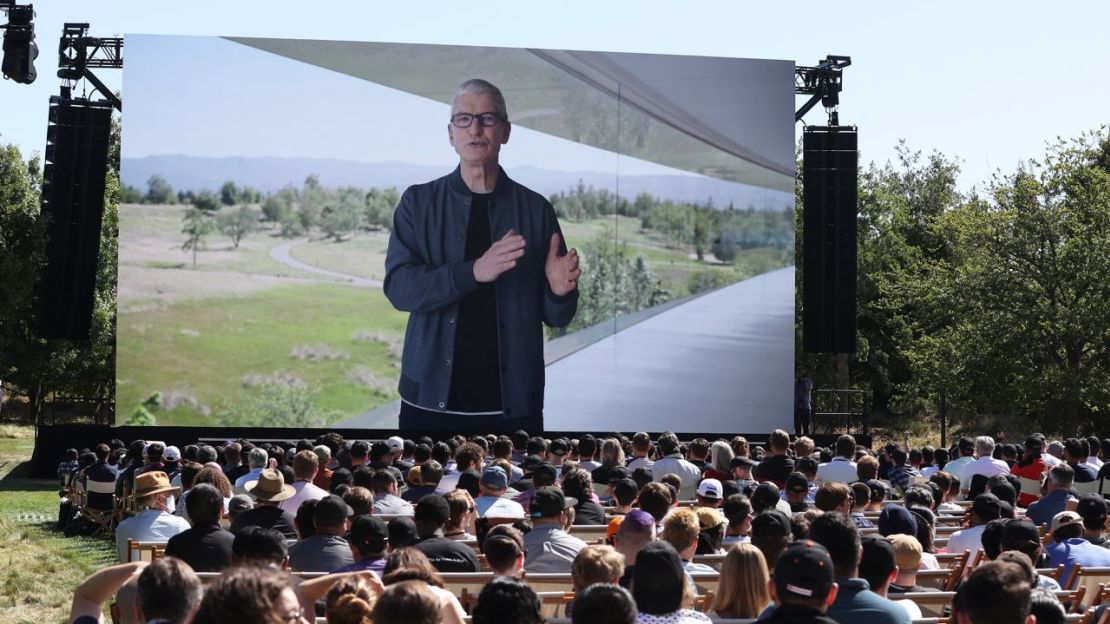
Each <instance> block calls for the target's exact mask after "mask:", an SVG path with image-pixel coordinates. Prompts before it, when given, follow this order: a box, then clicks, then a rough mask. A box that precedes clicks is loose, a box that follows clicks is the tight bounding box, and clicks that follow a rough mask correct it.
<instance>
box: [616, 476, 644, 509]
mask: <svg viewBox="0 0 1110 624" xmlns="http://www.w3.org/2000/svg"><path fill="white" fill-rule="evenodd" d="M612 488H613V500H614V501H615V502H616V504H617V505H619V506H622V507H627V506H629V505H631V504H632V503H633V502H635V501H636V496H637V494H639V492H638V490H637V488H636V482H635V481H633V480H632V479H621V480H620V481H617V482H616V483H612Z"/></svg>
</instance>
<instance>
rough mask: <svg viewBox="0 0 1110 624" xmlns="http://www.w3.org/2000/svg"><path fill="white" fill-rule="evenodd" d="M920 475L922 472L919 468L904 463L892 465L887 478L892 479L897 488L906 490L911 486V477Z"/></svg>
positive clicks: (891, 482) (891, 481)
mask: <svg viewBox="0 0 1110 624" xmlns="http://www.w3.org/2000/svg"><path fill="white" fill-rule="evenodd" d="M920 476H921V473H920V472H918V471H917V468H914V467H913V466H910V465H909V464H903V465H901V466H894V467H892V468H891V469H890V472H888V473H887V480H888V481H890V484H891V485H893V486H894V487H895V488H897V489H899V490H902V491H905V490H906V488H908V487H909V486H910V479H912V478H913V477H920Z"/></svg>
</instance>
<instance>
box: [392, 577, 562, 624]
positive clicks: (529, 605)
mask: <svg viewBox="0 0 1110 624" xmlns="http://www.w3.org/2000/svg"><path fill="white" fill-rule="evenodd" d="M393 621H395V622H403V621H406V620H405V619H400V620H393ZM471 621H472V622H473V623H474V624H543V621H544V619H543V615H542V614H541V613H540V599H539V597H538V596H536V592H535V591H533V590H532V588H531V587H529V586H528V583H525V582H524V581H522V580H520V579H518V578H513V577H511V576H499V577H497V578H495V579H493V580H492V581H490V582H488V583H486V584H485V586H484V587H482V591H481V593H479V594H478V604H477V606H475V607H474V612H473V617H472V618H471Z"/></svg>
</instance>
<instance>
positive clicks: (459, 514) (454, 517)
mask: <svg viewBox="0 0 1110 624" xmlns="http://www.w3.org/2000/svg"><path fill="white" fill-rule="evenodd" d="M494 470H496V471H497V472H501V469H500V468H494ZM443 500H445V501H447V509H448V510H450V512H451V517H450V518H448V520H447V529H449V530H455V529H460V528H463V527H464V526H466V525H468V524H469V522H470V518H471V516H472V515H473V514H474V513H475V508H474V499H473V498H472V497H471V496H470V492H467V491H466V490H451V491H450V492H447V493H446V494H444V495H443Z"/></svg>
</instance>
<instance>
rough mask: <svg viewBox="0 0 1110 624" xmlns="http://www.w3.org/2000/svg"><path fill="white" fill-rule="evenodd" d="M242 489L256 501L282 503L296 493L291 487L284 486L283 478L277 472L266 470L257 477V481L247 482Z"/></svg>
mask: <svg viewBox="0 0 1110 624" xmlns="http://www.w3.org/2000/svg"><path fill="white" fill-rule="evenodd" d="M243 489H245V490H246V491H247V493H248V494H250V495H251V496H253V497H255V498H256V499H258V500H264V501H274V502H276V501H283V500H285V499H287V498H289V497H291V496H293V495H294V494H296V493H297V491H296V490H294V489H293V486H292V485H286V484H285V477H283V476H282V475H281V473H280V472H278V471H277V470H272V469H266V470H263V471H262V472H261V474H259V475H258V480H257V481H247V482H246V483H244V484H243Z"/></svg>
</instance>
